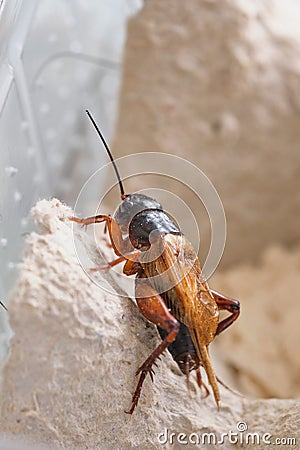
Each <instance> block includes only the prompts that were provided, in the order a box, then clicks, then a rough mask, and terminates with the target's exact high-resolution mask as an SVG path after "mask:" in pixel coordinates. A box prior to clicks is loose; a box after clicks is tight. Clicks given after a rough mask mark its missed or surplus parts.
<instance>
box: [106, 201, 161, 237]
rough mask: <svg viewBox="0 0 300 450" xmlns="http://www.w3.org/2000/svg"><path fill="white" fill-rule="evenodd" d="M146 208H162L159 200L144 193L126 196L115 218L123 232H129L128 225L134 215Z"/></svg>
mask: <svg viewBox="0 0 300 450" xmlns="http://www.w3.org/2000/svg"><path fill="white" fill-rule="evenodd" d="M145 209H147V210H148V209H162V206H161V204H160V203H159V202H157V201H156V200H154V198H151V197H147V195H143V194H128V195H126V198H125V199H124V200H123V201H122V202H121V203H120V205H119V207H118V209H117V211H116V213H115V215H114V219H115V220H116V222H117V223H118V225H119V227H120V228H121V230H122V232H124V233H125V232H128V226H129V224H130V222H131V220H132V219H133V217H134V216H135V215H136V214H138V213H139V212H141V211H144V210H145Z"/></svg>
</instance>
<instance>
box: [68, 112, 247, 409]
mask: <svg viewBox="0 0 300 450" xmlns="http://www.w3.org/2000/svg"><path fill="white" fill-rule="evenodd" d="M86 113H87V115H88V117H89V119H90V120H91V122H92V124H93V126H94V127H95V129H96V132H97V133H98V135H99V137H100V139H101V141H102V143H103V145H104V147H105V149H106V151H107V153H108V156H109V158H110V160H111V162H112V164H113V167H114V171H115V174H116V177H117V179H118V184H119V188H120V193H121V203H120V205H119V206H118V209H117V210H116V213H115V214H114V216H113V217H111V216H109V215H96V216H93V217H87V218H84V219H81V218H78V217H70V218H69V219H70V220H72V221H73V222H76V223H79V224H82V225H89V224H96V223H105V226H106V227H107V230H108V234H109V238H110V243H111V246H112V248H113V250H114V252H115V254H116V256H117V258H116V259H115V260H113V261H111V262H108V263H107V264H106V265H103V266H100V267H97V268H94V269H92V270H93V271H97V270H107V269H109V268H110V267H113V266H115V265H116V264H120V263H125V264H124V267H123V273H124V274H125V275H128V276H130V275H135V296H136V303H137V306H138V308H139V310H140V312H141V314H142V315H143V316H144V317H145V318H146V319H147V320H148V321H150V322H151V323H153V324H154V325H155V326H156V327H157V330H158V333H159V335H160V337H161V340H162V341H161V343H160V344H159V345H158V346H157V348H155V349H154V350H153V351H152V353H151V354H150V356H149V357H148V358H147V359H146V361H145V362H144V363H143V364H142V365H141V366H140V367H139V368H138V370H137V371H136V376H138V375H139V379H138V383H137V386H136V389H135V392H134V393H133V396H132V401H131V405H130V407H129V409H128V410H127V411H125V412H126V413H127V414H132V413H133V412H134V410H135V408H136V406H137V404H138V401H139V398H140V395H141V390H142V386H143V383H144V380H145V378H146V376H147V375H148V374H149V376H150V378H151V379H152V381H153V380H154V370H153V366H157V360H159V359H160V357H161V355H162V354H163V352H164V351H165V350H167V349H168V351H169V352H170V354H171V355H172V357H173V359H174V361H175V362H176V363H177V365H178V367H179V369H180V371H181V372H182V373H183V374H184V375H186V379H187V385H188V386H189V374H190V372H192V371H195V374H196V382H197V384H198V386H199V388H200V389H203V390H204V392H205V396H208V395H209V389H208V387H207V386H206V385H205V383H204V382H203V380H202V376H201V371H200V369H201V368H202V369H204V371H205V372H206V375H207V379H208V382H209V384H210V386H211V389H212V392H213V396H214V399H215V402H216V405H217V407H218V409H219V408H220V400H221V398H220V391H219V387H218V382H220V383H221V384H223V383H222V382H221V381H220V380H219V379H218V378H217V377H216V375H215V373H214V369H213V367H212V364H211V360H210V356H209V350H208V347H209V344H210V343H211V342H212V341H213V340H214V338H215V337H216V336H218V335H219V334H220V333H221V332H223V331H224V330H225V329H227V328H228V327H229V326H230V325H231V324H232V323H233V322H234V321H236V319H237V318H238V316H239V314H240V303H239V302H238V301H237V300H234V299H232V298H229V297H226V296H224V295H222V294H220V293H218V292H216V291H214V290H212V289H210V287H209V285H208V283H207V281H205V280H204V279H203V276H202V270H201V265H200V262H199V259H198V257H197V254H196V252H195V250H194V248H193V246H192V244H191V243H190V242H189V240H188V239H187V238H186V237H185V236H184V234H183V232H182V231H181V230H180V228H179V226H178V224H177V223H176V222H175V220H174V219H173V218H172V217H171V216H170V215H169V214H168V213H167V212H165V211H164V209H163V207H162V205H161V204H160V203H159V202H158V201H156V200H155V199H153V198H151V197H148V196H146V195H143V194H139V193H133V194H125V190H124V187H123V183H122V179H121V177H120V174H119V171H118V168H117V166H116V164H115V161H114V158H113V156H112V153H111V151H110V149H109V147H108V145H107V143H106V141H105V139H104V137H103V135H102V133H101V131H100V130H99V128H98V126H97V124H96V122H95V120H94V119H93V117H92V115H91V114H90V112H89V111H86ZM165 274H167V277H166V276H165ZM166 280H167V281H168V283H166V288H164V285H165V282H166ZM221 310H226V311H227V312H228V313H230V315H228V316H227V317H226V318H224V319H223V320H220V317H219V312H220V311H221Z"/></svg>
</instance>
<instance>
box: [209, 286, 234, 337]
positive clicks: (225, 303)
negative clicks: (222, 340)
mask: <svg viewBox="0 0 300 450" xmlns="http://www.w3.org/2000/svg"><path fill="white" fill-rule="evenodd" d="M211 292H212V294H213V296H214V299H215V301H216V303H217V306H218V308H219V310H226V311H229V312H231V315H230V316H229V317H226V319H224V320H222V321H221V322H220V323H219V324H218V327H217V330H216V334H215V336H217V335H218V334H220V333H221V332H222V331H224V330H226V328H228V327H229V326H230V325H231V324H232V323H233V322H235V321H236V319H237V318H238V317H239V315H240V302H239V301H237V300H234V299H232V298H229V297H225V296H224V295H222V294H219V292H216V291H213V290H212V291H211Z"/></svg>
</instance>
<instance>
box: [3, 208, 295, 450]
mask: <svg viewBox="0 0 300 450" xmlns="http://www.w3.org/2000/svg"><path fill="white" fill-rule="evenodd" d="M70 213H71V210H70V209H69V208H68V207H66V206H64V205H62V204H61V203H60V202H59V201H58V200H55V199H53V200H52V201H51V202H47V201H45V200H43V201H41V202H39V203H38V204H37V206H36V207H35V208H34V210H33V216H34V219H35V221H36V222H37V223H38V224H39V227H40V229H41V232H40V233H39V234H37V233H33V234H32V235H31V236H29V237H28V245H27V250H26V253H25V258H24V262H23V265H22V270H21V275H20V279H19V282H18V284H17V286H16V288H15V290H14V292H13V294H12V299H11V302H10V322H11V326H12V328H13V331H14V332H15V336H14V338H13V339H12V342H11V351H10V356H9V359H8V361H7V362H6V365H5V367H4V372H3V381H2V389H1V397H2V403H1V421H0V423H1V428H0V429H1V431H2V432H3V431H4V432H5V433H7V434H8V435H9V434H13V435H18V434H21V435H27V436H30V437H31V438H33V439H35V440H36V441H37V442H43V443H47V444H51V445H56V446H58V447H59V448H67V449H112V448H113V449H131V448H144V449H154V448H162V447H161V446H160V445H159V444H158V440H157V439H158V434H159V433H161V432H163V431H164V429H165V428H168V430H169V432H174V433H180V432H183V433H187V434H189V433H192V432H193V433H197V434H198V435H199V434H201V433H204V432H207V433H216V435H217V438H220V435H221V433H227V432H229V431H230V430H232V431H233V432H236V424H237V423H238V422H239V421H245V422H246V423H247V425H248V432H251V433H254V432H258V433H261V434H263V433H271V434H272V435H273V437H274V438H275V437H279V438H281V437H297V438H298V439H299V438H300V436H299V417H300V406H299V403H297V402H296V401H295V400H247V399H245V398H242V397H239V396H236V395H233V394H231V393H230V392H228V391H226V390H225V389H224V388H221V396H222V408H221V411H220V412H218V411H217V409H216V406H215V404H214V402H213V399H212V396H209V397H208V398H207V399H205V400H201V396H200V392H199V390H195V391H194V389H193V390H192V392H191V396H190V397H189V396H188V394H187V390H186V384H185V380H184V377H183V376H181V375H180V374H179V372H178V369H177V366H176V365H175V363H174V362H173V361H172V359H171V357H170V356H169V355H166V356H165V357H163V358H162V361H161V362H160V363H159V368H158V369H157V370H156V376H155V383H154V384H152V383H151V381H149V380H147V381H146V382H145V386H144V389H143V392H142V396H141V399H140V403H139V406H138V408H137V410H136V412H135V414H134V415H133V416H132V417H129V416H128V415H126V414H125V413H124V409H126V408H128V406H129V405H130V399H131V394H132V392H133V390H134V387H135V383H136V379H135V376H134V373H135V370H136V368H137V367H138V366H139V365H140V364H141V362H142V361H143V360H144V359H145V358H146V357H147V356H148V355H149V352H150V351H151V349H153V348H154V347H155V345H156V343H157V342H158V341H159V340H158V337H157V334H156V331H155V329H154V327H152V326H150V325H148V324H146V322H145V321H144V320H143V319H142V318H141V315H140V314H139V313H138V311H137V308H136V307H135V305H134V304H133V302H132V300H130V299H128V298H126V297H123V298H122V297H118V296H116V295H111V294H108V293H105V292H103V290H101V289H100V288H99V287H98V286H96V285H95V284H94V283H92V282H91V281H90V280H89V278H88V277H87V276H86V274H85V273H84V272H83V270H82V268H81V267H80V265H79V262H78V260H77V257H76V253H75V248H74V244H73V231H72V226H71V223H70V222H69V221H68V220H66V218H67V217H68V216H69V215H70ZM78 228H79V227H78V226H77V227H76V229H78ZM77 236H78V239H81V238H83V239H84V240H85V241H87V242H88V245H87V251H88V252H89V253H90V255H91V256H92V259H94V261H95V262H97V252H96V250H95V249H94V253H93V249H92V246H91V245H90V244H89V238H88V234H87V233H86V232H85V231H84V230H80V229H79V233H78V235H77ZM102 245H103V244H102ZM99 276H100V277H102V276H104V277H105V278H107V277H109V273H108V274H106V275H105V274H104V275H102V274H100V275H99ZM224 277H225V276H224ZM229 279H230V277H229ZM224 280H225V278H224ZM220 283H221V281H220ZM283 283H284V282H283ZM269 300H270V301H272V298H271V297H269ZM244 314H245V315H248V314H247V312H246V311H244ZM249 314H251V310H250V313H249ZM227 333H228V334H230V333H234V328H232V330H231V331H227ZM221 337H222V336H220V338H219V339H220V340H221ZM224 337H225V334H224ZM242 345H243V342H241V343H240V347H241V348H239V349H238V351H239V352H241V353H242ZM248 348H249V347H246V349H247V351H248ZM225 351H227V357H225V355H223V356H224V360H226V359H227V358H228V355H230V353H231V349H230V348H229V347H226V348H225ZM213 353H214V352H213ZM220 362H221V361H215V366H216V368H217V370H218V373H220V372H219V370H220V371H222V370H223V369H226V368H225V367H224V365H223V366H222V364H220ZM248 367H249V366H248ZM247 370H249V368H248V369H247ZM231 385H232V386H234V381H233V384H231ZM176 436H177V434H176ZM163 448H171V447H170V446H165V447H163ZM172 448H180V447H179V445H178V444H177V445H176V446H175V447H174V446H173V447H172ZM185 448H194V447H193V446H192V447H189V446H188V447H187V446H185ZM201 448H212V447H211V446H208V445H204V446H202V447H201ZM222 448H232V444H229V443H228V442H227V441H226V439H225V444H224V445H223V446H222ZM255 448H265V445H261V446H256V447H255ZM290 448H292V447H290Z"/></svg>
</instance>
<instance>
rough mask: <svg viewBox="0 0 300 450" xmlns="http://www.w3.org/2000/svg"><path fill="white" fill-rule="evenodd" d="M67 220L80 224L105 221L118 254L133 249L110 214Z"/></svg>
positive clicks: (120, 254)
mask: <svg viewBox="0 0 300 450" xmlns="http://www.w3.org/2000/svg"><path fill="white" fill-rule="evenodd" d="M69 220H72V221H73V222H76V223H80V224H82V225H85V226H87V225H90V224H92V223H102V222H105V226H106V227H107V229H108V233H109V237H110V241H111V245H112V247H113V249H114V251H115V253H116V254H117V255H118V256H123V255H124V253H128V252H130V251H132V250H133V247H132V245H131V244H130V241H129V239H123V236H122V233H121V230H120V227H119V225H118V224H117V222H116V221H115V220H114V219H113V218H112V217H111V216H105V215H103V214H99V215H98V216H92V217H86V218H85V219H80V218H78V217H69Z"/></svg>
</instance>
